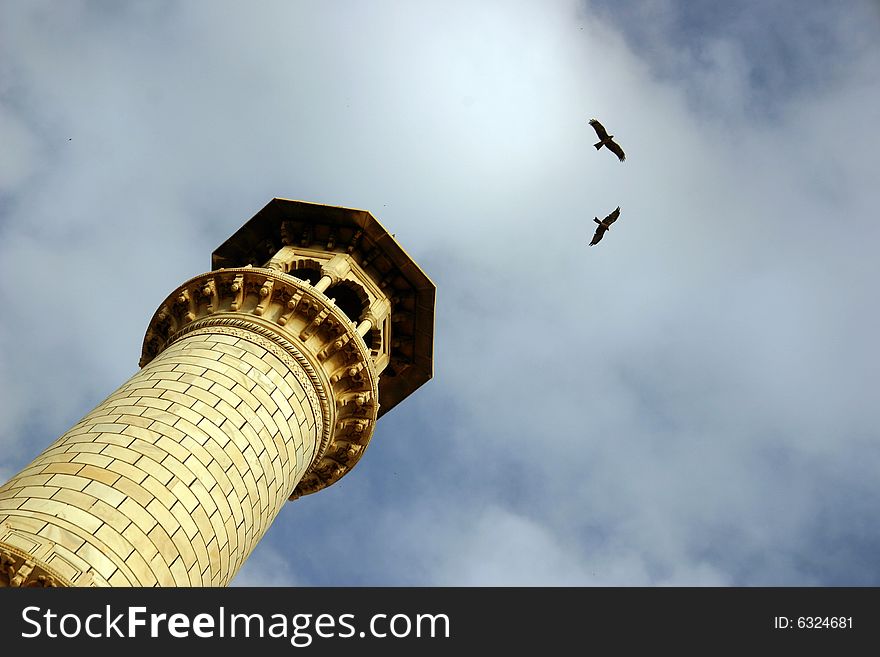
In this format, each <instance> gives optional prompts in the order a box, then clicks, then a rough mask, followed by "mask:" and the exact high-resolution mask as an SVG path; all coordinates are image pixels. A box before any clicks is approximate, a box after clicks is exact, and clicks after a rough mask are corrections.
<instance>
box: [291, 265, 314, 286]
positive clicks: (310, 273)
mask: <svg viewBox="0 0 880 657" xmlns="http://www.w3.org/2000/svg"><path fill="white" fill-rule="evenodd" d="M290 275H291V276H293V277H295V278H298V279H300V280H301V281H307V282H308V283H309V285H314V284H315V283H317V282H318V281H320V280H321V270H320V269H314V268H312V267H301V268H299V269H291V270H290Z"/></svg>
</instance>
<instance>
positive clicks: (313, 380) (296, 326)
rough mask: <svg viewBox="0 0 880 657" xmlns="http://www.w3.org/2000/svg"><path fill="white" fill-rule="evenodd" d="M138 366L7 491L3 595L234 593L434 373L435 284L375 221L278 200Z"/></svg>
mask: <svg viewBox="0 0 880 657" xmlns="http://www.w3.org/2000/svg"><path fill="white" fill-rule="evenodd" d="M212 267H213V270H212V271H210V272H208V273H206V274H202V275H201V276H197V277H195V278H193V279H191V280H189V281H187V282H186V283H184V284H183V285H181V286H180V287H179V288H177V289H176V290H175V291H174V292H172V293H171V295H169V296H168V298H167V299H165V301H164V302H162V304H161V305H160V306H159V309H158V310H157V311H156V313H155V314H154V315H153V318H152V321H151V322H150V325H149V328H148V329H147V333H146V337H145V338H144V345H143V352H142V354H141V359H140V366H141V369H140V371H138V372H137V373H136V374H135V375H134V376H132V377H131V378H130V379H129V380H128V381H126V382H125V383H124V384H123V385H122V386H120V387H119V388H118V389H117V390H116V391H115V392H113V394H111V395H110V396H109V397H108V398H107V399H105V400H104V401H103V402H102V403H101V404H99V405H98V407H97V408H95V409H94V410H93V411H92V412H91V413H89V414H88V415H86V416H85V417H84V418H83V419H82V420H80V421H79V422H78V423H77V424H76V425H75V426H74V427H73V428H71V429H70V430H69V431H68V432H67V433H65V434H64V435H63V436H61V437H60V438H59V439H58V440H56V441H55V442H54V443H52V444H51V445H50V446H49V447H48V448H47V449H46V450H45V451H44V452H42V453H41V454H40V455H39V456H37V457H36V458H35V459H34V461H33V462H32V463H31V464H30V465H28V466H27V467H26V468H25V469H24V470H22V471H21V472H20V473H19V474H18V475H16V476H15V477H13V478H12V479H11V480H10V481H8V482H7V483H6V484H5V485H3V486H2V487H0V587H3V586H225V585H227V584H228V583H229V582H230V580H231V579H232V578H233V577H234V576H235V574H236V572H238V569H239V568H240V567H241V565H242V564H243V563H244V561H245V559H247V557H248V555H250V553H251V551H252V550H253V549H254V547H255V546H256V544H257V543H258V542H259V540H260V538H261V537H262V536H263V534H264V533H265V532H266V530H267V529H268V527H269V525H270V524H271V523H272V522H273V521H274V520H275V517H276V515H277V514H278V512H279V511H280V510H281V508H282V506H284V502H285V501H286V500H288V499H296V498H297V497H300V496H302V495H308V494H310V493H314V492H316V491H319V490H321V489H322V488H324V487H326V486H329V485H330V484H332V483H333V482H335V481H337V480H339V478H340V477H342V476H344V475H345V473H346V472H348V471H349V470H350V469H351V468H352V467H354V465H355V464H356V463H357V462H358V460H359V459H360V458H361V456H362V455H363V453H364V450H365V449H366V447H367V445H368V443H369V441H370V438H371V436H372V434H373V429H374V427H375V424H376V420H377V419H378V418H379V417H381V415H382V414H383V413H386V412H388V411H389V410H390V409H392V408H393V407H394V406H395V405H396V404H397V403H399V402H400V401H401V400H402V399H403V398H405V397H406V396H408V395H409V394H410V393H412V392H413V391H414V390H415V389H416V388H418V387H419V386H420V385H422V384H423V383H425V382H426V381H427V380H428V379H430V378H431V376H432V374H433V323H434V293H435V287H434V285H433V283H432V282H431V281H430V280H429V279H428V277H427V276H425V274H424V273H422V271H421V270H420V269H419V267H418V266H417V265H416V264H415V263H414V262H413V261H412V259H411V258H410V257H409V256H408V255H407V254H406V253H405V252H404V251H403V249H402V248H401V247H400V246H399V245H398V243H397V242H396V241H395V240H394V237H393V236H392V235H390V234H389V233H388V232H387V231H386V230H385V229H384V228H383V227H382V226H381V225H380V224H379V222H378V221H377V220H376V219H375V218H374V217H373V216H372V215H371V214H370V213H369V212H366V211H363V210H353V209H348V208H341V207H331V206H325V205H317V204H313V203H304V202H301V201H289V200H283V199H273V200H272V201H270V202H269V203H268V205H266V206H265V207H264V208H263V209H262V210H260V212H258V213H257V214H256V215H255V216H254V217H253V218H252V219H251V220H250V221H248V222H247V223H246V224H245V225H244V226H242V227H241V228H240V229H239V230H238V231H237V232H236V233H235V234H234V235H233V236H232V237H230V238H229V239H228V240H227V241H226V242H224V243H223V244H222V245H221V246H220V247H219V248H218V249H217V250H216V251H215V252H214V254H213V261H212Z"/></svg>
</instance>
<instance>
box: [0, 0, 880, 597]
mask: <svg viewBox="0 0 880 657" xmlns="http://www.w3.org/2000/svg"><path fill="white" fill-rule="evenodd" d="M620 5H621V3H616V2H610V1H607V0H601V1H594V2H586V3H579V2H570V1H568V0H559V1H553V2H537V1H533V2H529V1H524V0H520V1H512V2H500V1H498V2H495V1H481V2H464V1H461V2H429V1H424V2H417V3H413V2H382V1H379V2H373V3H357V2H335V3H320V4H319V3H305V2H296V1H294V2H268V1H261V2H251V3H247V4H245V3H237V2H205V1H190V2H172V1H167V2H118V3H117V2H85V1H79V2H74V1H71V2H64V3H57V2H38V1H35V2H17V1H14V0H0V145H2V147H0V304H2V307H3V308H4V311H3V313H2V314H0V399H2V401H0V410H2V413H0V452H2V454H3V459H2V460H0V479H3V480H5V479H7V478H8V477H11V476H12V475H14V474H15V472H16V471H17V470H18V469H20V468H21V467H23V466H24V465H25V464H26V463H27V462H28V461H30V460H31V459H32V458H33V457H34V456H35V455H36V454H37V453H38V452H39V451H40V450H41V449H43V448H44V447H45V446H47V445H48V444H49V443H50V442H52V441H53V440H54V439H55V438H56V437H57V436H59V435H60V434H62V433H63V432H64V431H65V430H66V429H67V428H68V427H69V426H70V425H72V424H73V423H75V422H76V421H77V420H78V419H79V418H80V417H82V416H83V415H85V414H86V413H87V412H88V411H89V410H90V409H91V408H92V407H94V405H96V404H97V403H99V402H100V400H101V399H103V398H104V397H106V396H107V395H108V394H109V393H110V392H112V391H113V390H114V389H115V388H116V387H117V386H118V385H120V384H122V383H123V382H124V381H125V380H126V379H127V378H128V377H129V376H130V375H131V374H132V373H133V372H134V371H135V369H136V366H137V360H138V356H139V353H140V344H141V341H142V339H143V334H144V331H145V329H146V325H147V322H148V321H149V318H150V317H151V316H152V314H153V312H154V311H155V309H156V306H157V305H158V304H159V303H160V302H161V301H162V300H163V299H164V298H165V296H166V295H167V294H168V293H169V292H170V291H172V290H173V289H174V288H175V287H176V286H177V285H178V284H179V283H181V282H182V281H184V280H186V279H187V278H189V277H191V276H194V275H197V274H199V273H201V272H202V271H204V270H206V269H208V268H209V267H210V253H211V252H212V251H213V249H214V248H216V247H217V246H218V245H219V244H220V243H222V242H223V241H224V240H225V239H226V238H227V237H228V236H229V235H231V234H232V233H233V232H234V231H235V229H236V228H237V227H238V226H240V225H241V224H242V223H244V221H246V220H247V219H248V218H250V217H251V216H253V214H254V213H255V212H256V211H257V210H259V209H260V208H261V207H263V205H265V203H266V202H267V201H268V200H269V199H271V198H273V197H286V198H295V199H302V200H306V201H314V202H320V203H328V204H333V205H344V206H349V207H358V208H364V209H367V210H370V211H371V212H373V214H374V215H375V216H376V217H377V218H378V219H379V220H380V221H381V222H382V223H383V224H384V225H385V226H386V227H387V228H388V229H389V230H390V231H391V232H393V233H395V234H396V236H397V239H398V241H399V242H400V243H401V244H402V245H403V246H404V247H405V248H406V249H407V251H408V252H409V253H410V254H411V255H412V257H413V258H414V259H415V260H416V261H417V262H418V263H419V264H420V265H421V266H422V268H423V269H424V270H425V271H426V273H427V274H428V275H429V276H430V277H431V278H432V279H433V280H434V282H435V283H436V284H437V307H436V327H435V331H436V334H435V378H434V379H433V380H432V381H430V382H429V383H428V384H426V385H425V386H424V387H423V388H421V389H419V390H418V391H417V392H416V393H415V394H414V395H413V396H412V397H411V398H409V399H408V400H407V401H406V402H405V403H403V404H401V405H400V406H398V407H397V408H395V409H394V411H393V412H391V413H389V414H388V415H386V416H385V417H383V419H382V420H381V422H380V423H379V425H378V427H377V430H376V433H375V435H374V437H373V440H372V443H371V444H370V447H369V449H368V450H367V452H366V454H365V456H364V457H363V458H362V459H361V461H360V463H359V464H358V466H357V468H355V469H354V470H353V471H352V472H351V473H350V474H348V475H347V476H346V477H344V478H343V479H342V480H341V481H340V482H339V483H338V484H336V485H334V486H333V487H331V488H329V489H327V490H325V491H322V492H320V493H318V494H316V495H311V496H307V497H305V498H302V499H300V500H297V501H296V502H292V503H289V504H288V505H287V507H286V508H285V509H284V510H283V511H282V513H281V514H280V515H279V517H278V519H277V520H276V522H275V523H274V525H273V526H272V527H271V529H270V530H269V532H268V534H267V535H266V537H265V539H264V540H263V541H262V542H261V543H260V545H259V546H258V547H257V549H256V550H255V552H254V553H253V555H252V557H251V559H250V560H249V561H248V562H247V563H246V564H245V567H244V568H243V569H242V571H241V572H240V574H239V576H238V577H237V578H236V580H235V581H234V584H238V585H245V584H251V585H302V586H305V585H355V586H357V585H402V586H410V585H428V586H431V585H440V586H445V585H465V586H471V585H502V586H503V585H551V586H555V585H586V586H590V585H605V586H630V585H649V586H670V585H697V586H704V585H724V586H756V585H819V586H836V585H873V586H876V585H878V584H880V567H878V565H877V561H876V554H877V552H878V549H880V530H878V528H877V523H876V517H877V512H878V511H877V510H878V508H880V489H878V487H877V486H876V482H877V481H878V479H880V435H878V427H880V410H878V409H880V404H878V403H877V390H878V378H880V358H878V350H877V348H876V338H875V335H876V334H877V332H878V329H877V327H878V319H880V317H878V310H877V304H876V296H877V295H876V290H877V283H878V274H880V265H878V264H877V263H878V260H877V258H876V245H877V244H878V242H880V229H878V227H877V226H878V224H877V221H876V213H877V210H876V209H877V207H878V206H880V189H878V185H877V184H876V177H877V171H878V156H877V153H878V147H880V136H878V135H880V132H878V131H877V130H876V126H877V124H878V120H880V66H878V65H877V63H878V61H880V57H878V55H880V39H878V35H880V8H878V5H877V4H876V3H873V2H864V3H859V2H851V3H847V5H846V9H845V11H844V10H843V9H841V8H840V5H838V4H832V3H825V2H794V1H791V2H776V3H766V2H760V1H757V0H756V1H754V2H728V3H708V2H702V3H693V2H683V1H682V2H676V1H673V0H653V1H649V0H641V1H636V2H630V3H626V4H625V5H624V6H622V7H621V6H620ZM591 117H597V118H599V119H600V120H602V121H603V122H604V123H605V125H606V126H607V127H608V128H609V129H610V130H611V132H612V133H614V134H615V135H616V136H617V139H618V140H619V141H620V143H621V144H622V145H623V147H624V149H625V150H626V152H627V161H626V162H625V163H623V164H621V163H619V162H617V161H616V159H615V158H614V157H613V156H612V155H611V154H610V153H607V152H605V151H604V150H603V151H599V152H597V151H596V150H595V149H594V148H593V147H592V144H593V142H594V141H595V134H594V133H593V131H592V130H591V129H590V127H589V125H588V124H587V120H588V119H589V118H591ZM618 205H620V206H621V210H622V212H621V217H620V219H619V220H618V222H617V223H616V224H615V225H614V226H613V228H612V230H611V231H610V232H609V233H608V234H607V235H606V237H605V238H604V240H603V241H602V243H601V244H599V245H597V246H595V247H587V243H588V241H589V239H590V236H591V234H592V228H591V226H592V225H593V224H592V218H593V217H594V216H600V217H601V216H604V214H607V213H608V212H610V211H611V210H612V209H614V207H616V206H618Z"/></svg>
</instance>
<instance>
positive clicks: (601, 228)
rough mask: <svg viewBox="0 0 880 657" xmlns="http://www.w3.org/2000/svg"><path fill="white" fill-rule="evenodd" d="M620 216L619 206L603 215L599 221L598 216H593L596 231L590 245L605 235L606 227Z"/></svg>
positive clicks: (596, 242)
mask: <svg viewBox="0 0 880 657" xmlns="http://www.w3.org/2000/svg"><path fill="white" fill-rule="evenodd" d="M619 216H620V206H619V205H618V206H617V209H616V210H615V211H614V212H612V213H611V214H609V215H608V216H607V217H605V218H604V219H603V220H602V221H599V217H594V218H593V221H595V222H596V223H597V224H599V225H598V226H596V232H595V233H593V241H592V242H590V246H593V245H594V244H598V243H599V240H601V239H602V238H603V237H605V233H606V232H608V228H609V227H610V226H611V224H613V223H614V222H615V221H617V218H618V217H619Z"/></svg>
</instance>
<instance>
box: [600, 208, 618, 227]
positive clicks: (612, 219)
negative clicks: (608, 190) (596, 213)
mask: <svg viewBox="0 0 880 657" xmlns="http://www.w3.org/2000/svg"><path fill="white" fill-rule="evenodd" d="M619 216H620V206H619V205H618V206H617V209H616V210H615V211H614V212H612V213H611V214H609V215H608V216H607V217H605V219H604V220H603V221H602V223H603V224H605V225H606V226H610V225H611V224H613V223H614V222H615V221H617V218H618V217H619Z"/></svg>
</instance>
